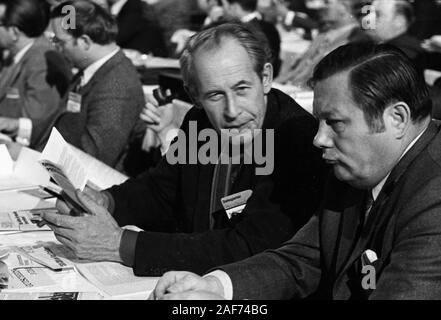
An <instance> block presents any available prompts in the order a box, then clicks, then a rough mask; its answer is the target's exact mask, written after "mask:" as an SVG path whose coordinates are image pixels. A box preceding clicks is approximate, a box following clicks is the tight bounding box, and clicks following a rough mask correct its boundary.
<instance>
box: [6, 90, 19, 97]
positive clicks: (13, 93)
mask: <svg viewBox="0 0 441 320" xmlns="http://www.w3.org/2000/svg"><path fill="white" fill-rule="evenodd" d="M6 99H20V92H19V91H18V88H12V87H10V88H8V91H7V92H6Z"/></svg>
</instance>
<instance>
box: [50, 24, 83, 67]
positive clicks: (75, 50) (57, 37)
mask: <svg viewBox="0 0 441 320" xmlns="http://www.w3.org/2000/svg"><path fill="white" fill-rule="evenodd" d="M62 22H63V19H62V18H55V19H52V20H51V27H52V31H53V32H54V39H53V41H54V43H55V45H56V46H57V48H58V49H59V50H60V51H61V52H62V53H63V55H64V56H65V57H66V58H67V59H68V60H70V61H72V63H73V64H74V65H75V66H76V67H81V61H83V60H84V52H83V50H81V48H80V47H79V46H78V42H77V40H76V39H75V38H74V37H73V36H72V35H70V34H69V33H68V32H67V31H66V30H65V29H64V28H63V24H62Z"/></svg>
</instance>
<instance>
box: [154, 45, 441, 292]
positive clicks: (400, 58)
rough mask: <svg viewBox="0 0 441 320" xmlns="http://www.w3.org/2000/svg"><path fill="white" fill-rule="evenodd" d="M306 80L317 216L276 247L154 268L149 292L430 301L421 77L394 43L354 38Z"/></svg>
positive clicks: (434, 238)
mask: <svg viewBox="0 0 441 320" xmlns="http://www.w3.org/2000/svg"><path fill="white" fill-rule="evenodd" d="M313 83H314V93H315V96H314V114H315V115H316V116H317V118H318V119H319V122H320V125H319V130H318V132H317V135H316V137H315V139H314V145H315V146H317V147H318V148H320V149H322V150H323V158H324V159H325V160H326V161H327V162H328V163H329V164H331V165H332V166H333V169H334V176H333V177H332V178H331V179H330V181H329V183H328V185H327V187H326V189H325V197H324V201H323V203H322V205H321V206H320V210H318V212H317V214H316V215H314V216H313V217H312V219H311V220H310V221H309V222H308V223H307V224H306V225H305V226H304V227H303V228H302V229H301V230H300V231H299V232H298V233H297V234H296V235H295V236H294V237H293V238H292V239H291V240H290V241H288V242H287V243H286V244H285V245H284V246H282V247H281V248H279V249H277V250H272V251H267V252H265V253H262V254H259V255H256V256H254V257H251V258H249V259H247V260H244V261H242V262H239V263H236V264H230V265H226V266H223V267H221V270H223V271H221V270H216V271H213V273H211V274H210V275H208V276H206V277H205V278H200V277H198V276H196V275H193V274H190V273H187V272H183V273H176V272H174V273H168V274H166V275H164V277H163V279H162V280H160V281H159V283H158V285H157V288H156V290H155V292H154V294H153V296H152V297H156V298H166V299H167V298H177V299H183V298H192V299H195V298H214V297H217V298H220V296H222V297H224V298H232V297H233V298H235V299H244V298H247V299H289V298H306V297H311V296H313V295H315V297H321V298H324V299H440V298H441V287H440V285H439V279H440V276H441V255H440V254H439V252H440V248H441V224H440V223H439V219H440V216H441V198H440V196H439V195H440V192H441V151H440V147H439V146H440V144H441V126H440V124H439V123H438V122H433V121H432V120H431V114H430V113H431V101H430V98H429V93H428V89H427V87H426V84H425V82H424V78H423V77H422V76H421V75H420V74H419V73H418V72H417V70H416V69H415V67H414V66H413V64H412V63H411V62H410V60H409V59H408V57H407V56H405V55H404V54H403V53H402V52H401V51H398V50H396V49H395V48H393V47H391V46H388V45H375V44H364V45H362V44H358V45H346V46H343V47H340V48H338V49H336V50H335V51H333V52H332V53H331V54H329V55H328V56H327V57H326V58H324V59H323V60H322V61H321V62H320V64H319V65H318V66H317V68H316V69H315V71H314V76H313ZM202 291H205V293H204V292H202ZM207 292H209V294H207ZM164 294H165V296H164Z"/></svg>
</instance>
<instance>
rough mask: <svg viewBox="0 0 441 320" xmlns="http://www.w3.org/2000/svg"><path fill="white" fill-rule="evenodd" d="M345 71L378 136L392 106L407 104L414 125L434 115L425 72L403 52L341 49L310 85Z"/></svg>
mask: <svg viewBox="0 0 441 320" xmlns="http://www.w3.org/2000/svg"><path fill="white" fill-rule="evenodd" d="M345 71H349V77H348V81H349V88H350V90H351V94H352V99H353V101H354V102H355V103H356V104H357V106H358V107H359V108H360V109H361V110H363V113H364V116H365V118H366V122H367V124H368V125H369V127H370V128H371V129H372V130H373V131H374V132H381V131H382V130H384V122H383V113H384V110H385V109H386V107H387V106H388V105H390V104H391V103H396V102H405V103H406V104H407V105H408V106H409V108H410V112H411V119H412V120H413V121H414V122H419V121H421V120H423V119H425V118H426V117H427V116H429V115H430V114H431V110H432V101H431V99H430V97H429V91H428V88H427V85H426V83H425V80H424V77H423V75H422V72H419V71H418V70H417V69H416V68H415V66H414V64H413V63H412V62H411V60H409V58H408V57H407V56H406V55H405V54H404V53H403V52H402V51H401V50H399V49H397V48H395V47H393V46H391V45H387V44H375V43H371V42H366V43H357V44H347V45H344V46H341V47H339V48H337V49H336V50H334V51H332V52H331V53H330V54H329V55H327V56H326V57H325V58H323V59H322V60H321V61H320V62H319V63H318V64H317V66H316V67H315V69H314V73H313V76H312V79H311V80H310V85H311V86H312V87H313V86H314V85H315V84H316V83H317V82H319V81H322V80H325V79H328V78H330V77H331V76H333V75H336V74H338V73H341V72H345Z"/></svg>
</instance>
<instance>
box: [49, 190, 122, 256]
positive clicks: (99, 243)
mask: <svg viewBox="0 0 441 320" xmlns="http://www.w3.org/2000/svg"><path fill="white" fill-rule="evenodd" d="M76 196H77V199H79V201H80V203H81V205H82V206H83V207H84V208H86V210H87V212H88V213H89V214H88V215H86V216H82V217H72V216H69V215H66V210H68V209H69V208H68V207H65V208H62V207H59V210H60V209H61V210H62V211H63V212H62V214H56V213H55V214H54V213H44V214H43V215H42V218H43V219H44V220H45V221H46V222H47V223H48V225H49V227H50V228H51V229H52V230H53V231H54V233H55V237H56V238H57V239H58V241H60V242H61V243H62V244H64V245H65V246H66V247H68V248H69V249H71V250H72V251H73V252H74V253H75V255H76V256H77V257H78V258H80V259H87V260H93V261H115V262H122V260H121V257H120V255H119V245H120V241H121V236H122V233H123V230H122V228H120V227H119V226H118V224H117V223H116V221H115V220H114V219H113V217H112V216H111V215H110V213H109V212H108V211H107V209H106V208H104V207H103V206H101V205H99V204H97V203H96V202H95V201H94V200H93V199H92V198H91V197H90V196H88V195H87V194H85V193H83V192H81V191H78V190H77V191H76Z"/></svg>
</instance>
